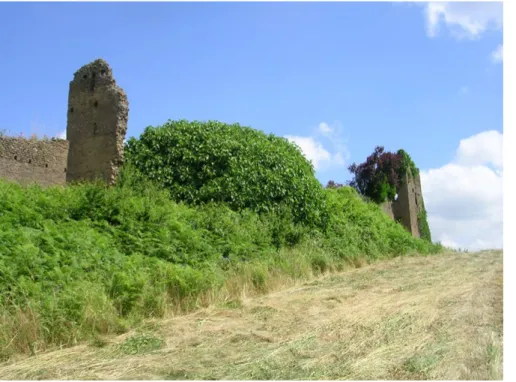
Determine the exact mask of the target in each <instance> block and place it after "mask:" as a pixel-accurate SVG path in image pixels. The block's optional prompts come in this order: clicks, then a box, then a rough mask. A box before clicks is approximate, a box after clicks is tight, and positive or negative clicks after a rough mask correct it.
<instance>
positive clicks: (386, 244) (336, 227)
mask: <svg viewBox="0 0 516 382" xmlns="http://www.w3.org/2000/svg"><path fill="white" fill-rule="evenodd" d="M326 192H327V194H328V206H329V208H330V209H331V211H332V212H333V213H332V215H331V218H330V222H329V227H328V232H327V233H326V237H325V240H324V242H323V245H325V246H326V247H327V248H328V249H329V250H331V251H332V252H333V253H335V254H337V255H338V256H339V257H340V258H341V259H349V260H352V259H354V258H357V257H359V256H363V255H366V257H367V258H369V259H379V258H382V257H386V256H387V257H390V256H398V255H404V254H407V253H409V252H418V253H422V254H428V253H435V252H438V250H439V249H438V248H437V247H436V246H434V245H433V244H431V243H428V242H425V241H423V240H419V239H416V238H414V237H412V235H410V234H409V233H408V232H407V231H406V230H405V229H404V228H403V226H401V225H400V224H398V223H396V222H395V221H394V220H392V219H391V218H389V217H388V216H387V215H386V214H384V213H383V212H382V211H381V209H380V207H379V206H378V205H377V204H376V203H374V202H364V201H363V200H362V199H361V198H360V196H359V195H358V193H357V191H356V190H355V189H354V188H352V187H342V188H338V189H331V188H330V189H326Z"/></svg>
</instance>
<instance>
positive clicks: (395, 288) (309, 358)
mask: <svg viewBox="0 0 516 382" xmlns="http://www.w3.org/2000/svg"><path fill="white" fill-rule="evenodd" d="M502 262H503V256H502V253H501V252H500V251H492V252H488V251H485V252H481V253H469V254H458V253H449V254H442V255H440V256H430V257H424V258H422V257H419V256H417V257H416V256H414V257H408V256H404V257H398V258H396V259H390V260H386V261H379V262H377V263H375V264H373V265H370V266H366V267H363V268H361V269H356V270H350V271H348V272H342V273H335V274H331V275H328V276H326V277H320V278H317V279H314V280H311V281H307V282H304V283H299V284H298V285H296V286H294V287H292V288H288V289H284V290H282V291H278V292H276V293H271V294H269V295H264V296H258V297H255V298H242V299H239V300H232V301H228V302H226V303H225V304H219V305H218V306H210V307H209V308H207V309H202V310H199V311H197V312H195V313H192V314H188V315H184V316H179V317H173V318H170V319H166V320H163V319H151V320H148V321H146V322H145V323H142V324H141V325H138V326H137V328H135V330H131V331H130V332H128V333H125V334H123V335H118V336H117V335H108V336H102V338H99V339H97V340H95V341H90V342H88V343H84V344H81V345H79V346H77V347H73V348H71V349H62V350H57V351H52V352H48V353H46V354H40V355H38V356H36V357H30V358H27V357H21V356H20V357H15V358H13V359H11V360H10V361H7V362H4V363H0V375H1V376H2V377H3V378H5V379H63V380H65V379H75V380H81V379H82V380H88V379H96V380H102V379H104V380H129V379H130V380H133V379H134V380H137V379H141V380H145V379H155V380H163V379H165V380H170V379H197V380H203V379H211V380H239V379H244V380H282V379H284V380H288V379H294V380H296V379H299V380H309V379H315V380H317V379H319V380H324V379H336V380H344V379H352V380H422V379H423V380H424V379H432V380H486V379H487V380H493V379H498V380H500V379H502V378H503V376H502V359H503V349H502V343H503V333H502V329H503V300H502V287H503V269H502Z"/></svg>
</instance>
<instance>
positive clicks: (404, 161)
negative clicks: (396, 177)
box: [398, 149, 419, 178]
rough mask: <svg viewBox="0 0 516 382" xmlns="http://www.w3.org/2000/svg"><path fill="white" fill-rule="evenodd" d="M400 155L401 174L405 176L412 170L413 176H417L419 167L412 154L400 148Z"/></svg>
mask: <svg viewBox="0 0 516 382" xmlns="http://www.w3.org/2000/svg"><path fill="white" fill-rule="evenodd" d="M398 155H399V156H400V158H401V169H400V176H403V175H405V174H406V173H407V172H408V171H410V172H409V173H410V174H411V175H412V177H414V178H416V177H417V176H418V175H419V169H418V168H417V167H416V164H415V163H414V161H413V160H412V158H411V157H410V155H409V154H408V153H407V152H406V151H405V150H403V149H399V150H398Z"/></svg>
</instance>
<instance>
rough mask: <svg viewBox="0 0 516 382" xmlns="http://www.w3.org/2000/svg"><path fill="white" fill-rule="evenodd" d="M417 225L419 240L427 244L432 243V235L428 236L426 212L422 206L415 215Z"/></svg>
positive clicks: (428, 228)
mask: <svg viewBox="0 0 516 382" xmlns="http://www.w3.org/2000/svg"><path fill="white" fill-rule="evenodd" d="M417 224H418V227H419V234H420V235H421V239H423V240H426V241H428V242H430V243H431V242H432V235H431V234H430V227H429V225H428V220H427V217H426V210H425V207H424V206H423V209H422V210H421V211H420V212H419V214H418V215H417Z"/></svg>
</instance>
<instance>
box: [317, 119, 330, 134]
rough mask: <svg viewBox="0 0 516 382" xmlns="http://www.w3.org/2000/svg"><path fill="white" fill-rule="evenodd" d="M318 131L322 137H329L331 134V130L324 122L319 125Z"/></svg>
mask: <svg viewBox="0 0 516 382" xmlns="http://www.w3.org/2000/svg"><path fill="white" fill-rule="evenodd" d="M319 131H320V132H321V133H322V134H324V135H329V134H331V133H333V128H332V127H330V125H328V124H327V123H326V122H321V123H319Z"/></svg>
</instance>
